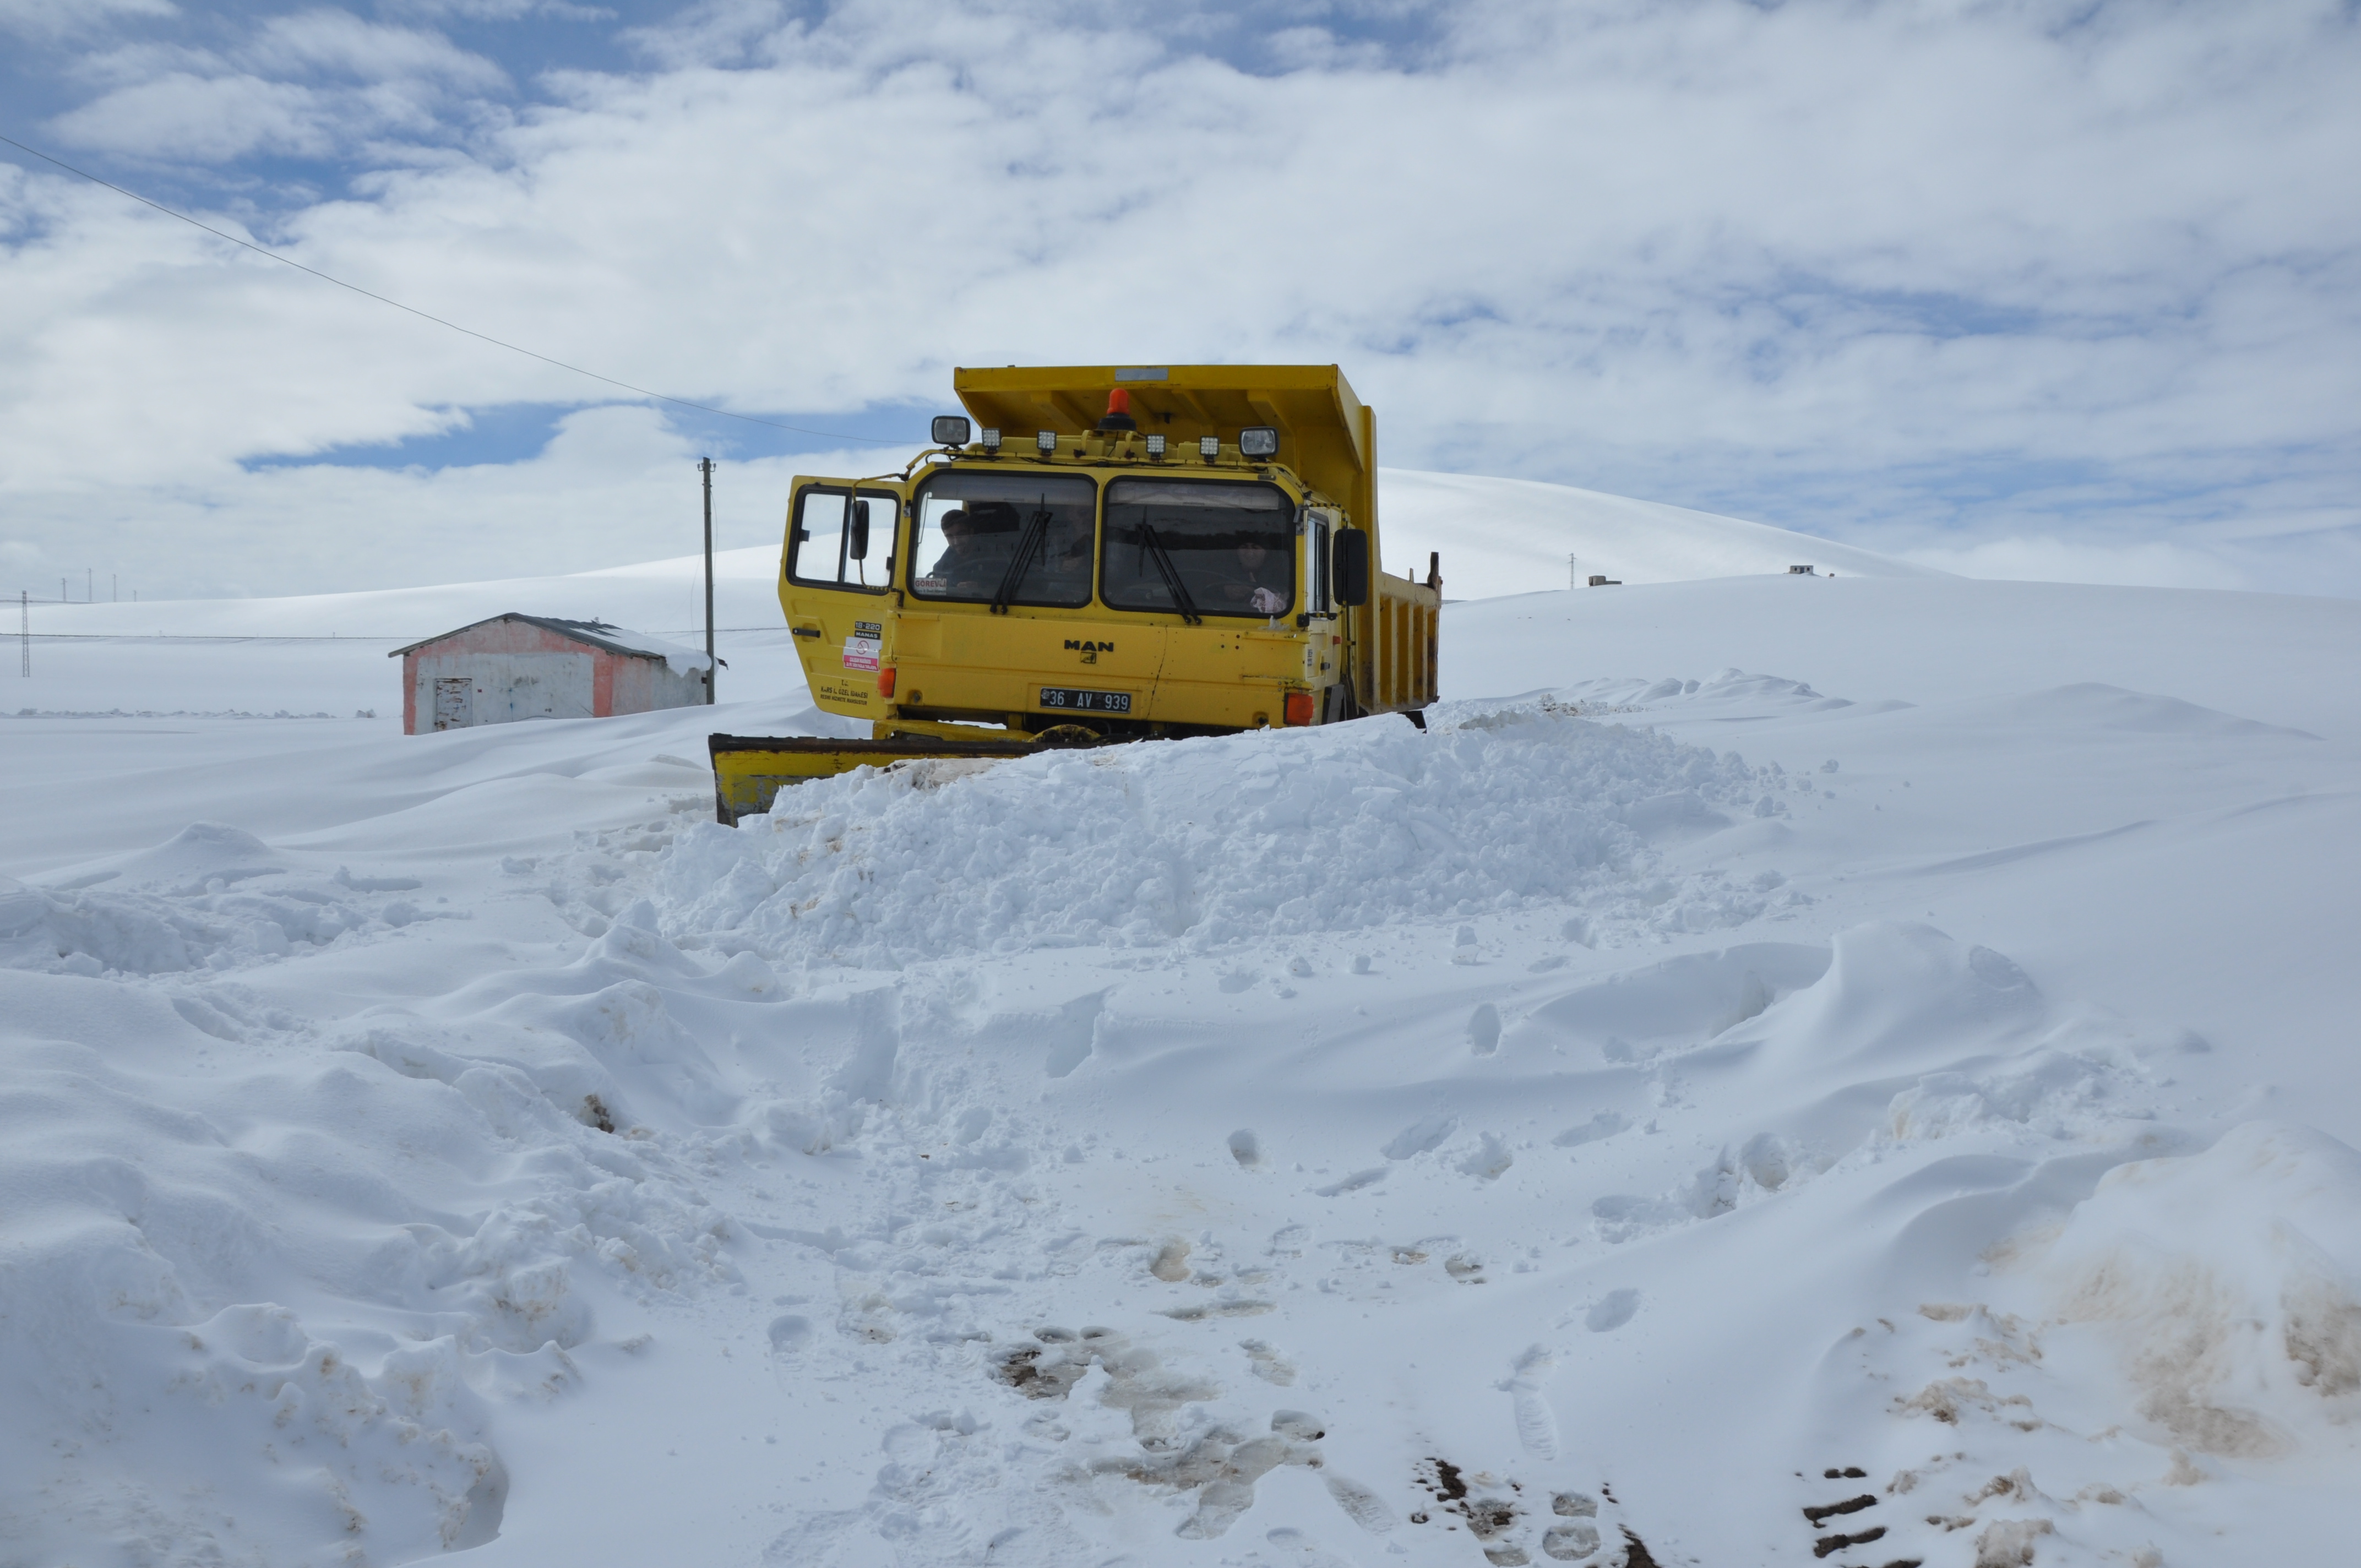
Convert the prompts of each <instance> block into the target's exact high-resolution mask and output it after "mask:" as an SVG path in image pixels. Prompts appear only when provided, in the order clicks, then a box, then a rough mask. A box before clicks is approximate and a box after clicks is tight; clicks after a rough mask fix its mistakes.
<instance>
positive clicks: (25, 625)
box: [16, 588, 33, 680]
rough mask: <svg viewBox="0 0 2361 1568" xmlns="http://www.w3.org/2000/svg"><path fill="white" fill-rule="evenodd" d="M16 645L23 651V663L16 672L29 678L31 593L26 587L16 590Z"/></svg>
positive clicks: (31, 649) (30, 674)
mask: <svg viewBox="0 0 2361 1568" xmlns="http://www.w3.org/2000/svg"><path fill="white" fill-rule="evenodd" d="M16 645H17V647H18V648H19V649H21V650H22V651H23V653H24V663H22V665H21V666H20V667H19V668H18V669H17V671H16V674H18V675H19V676H21V677H23V678H26V679H28V680H29V679H30V678H31V677H32V674H33V595H32V592H31V590H30V589H27V588H18V589H17V590H16Z"/></svg>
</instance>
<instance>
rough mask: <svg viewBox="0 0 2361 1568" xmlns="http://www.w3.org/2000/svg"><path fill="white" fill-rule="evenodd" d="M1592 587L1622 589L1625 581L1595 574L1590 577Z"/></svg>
mask: <svg viewBox="0 0 2361 1568" xmlns="http://www.w3.org/2000/svg"><path fill="white" fill-rule="evenodd" d="M1590 586H1591V587H1594V588H1620V587H1622V586H1623V579H1622V578H1620V577H1609V576H1600V575H1599V574H1598V573H1597V572H1593V573H1592V574H1591V575H1590Z"/></svg>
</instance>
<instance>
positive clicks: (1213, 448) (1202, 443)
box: [1197, 435, 1222, 463]
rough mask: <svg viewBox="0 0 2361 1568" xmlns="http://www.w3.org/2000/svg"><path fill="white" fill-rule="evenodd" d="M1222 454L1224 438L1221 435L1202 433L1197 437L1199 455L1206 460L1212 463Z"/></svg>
mask: <svg viewBox="0 0 2361 1568" xmlns="http://www.w3.org/2000/svg"><path fill="white" fill-rule="evenodd" d="M1197 455H1198V456H1200V457H1202V458H1203V459H1204V460H1205V461H1206V462H1208V463H1211V462H1212V461H1213V459H1214V458H1216V457H1219V456H1220V455H1222V438H1221V437H1220V436H1218V435H1201V436H1199V437H1198V438H1197Z"/></svg>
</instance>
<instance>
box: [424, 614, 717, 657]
mask: <svg viewBox="0 0 2361 1568" xmlns="http://www.w3.org/2000/svg"><path fill="white" fill-rule="evenodd" d="M502 620H522V621H523V622H524V623H525V624H527V625H528V626H538V627H540V628H541V629H542V630H544V631H555V632H556V633H557V634H558V635H559V636H560V637H568V638H571V639H573V640H574V641H577V642H586V643H588V644H589V645H590V646H591V647H593V648H603V649H605V650H606V651H607V652H609V653H628V654H630V655H631V657H633V658H635V659H662V660H663V661H664V663H668V664H670V665H671V666H672V667H673V668H674V669H675V671H687V670H702V669H704V668H705V667H706V663H705V655H704V654H703V653H701V652H698V651H697V650H696V649H694V648H684V647H682V646H681V645H680V644H679V643H677V642H667V641H664V639H663V638H661V637H651V636H649V635H648V634H647V633H646V632H644V631H628V630H624V629H623V628H622V627H620V626H609V625H608V624H607V623H606V622H605V621H603V620H557V619H555V617H552V616H546V615H525V614H522V613H521V612H518V611H513V610H512V611H511V612H510V613H508V614H507V615H494V616H488V617H486V618H485V619H484V620H474V621H469V622H468V623H467V625H465V626H461V627H455V628H454V629H452V630H449V631H441V632H437V633H435V634H434V636H432V637H428V638H425V639H423V640H422V641H416V642H412V644H410V646H408V647H407V648H396V649H395V650H394V651H393V652H390V653H389V654H387V655H386V657H387V658H389V659H399V658H400V657H401V656H402V655H403V654H404V653H415V652H418V650H420V649H421V648H425V647H429V646H431V645H433V644H434V643H437V642H446V641H450V640H451V639H452V638H454V637H457V636H459V635H461V634H462V633H465V632H469V631H473V630H476V628H477V627H478V626H490V625H492V624H493V623H494V622H496V621H502Z"/></svg>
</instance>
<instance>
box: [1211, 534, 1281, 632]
mask: <svg viewBox="0 0 2361 1568" xmlns="http://www.w3.org/2000/svg"><path fill="white" fill-rule="evenodd" d="M1287 568H1288V558H1287V556H1286V555H1285V554H1280V553H1275V552H1273V551H1271V550H1269V549H1268V548H1266V547H1265V546H1264V545H1263V543H1261V541H1259V540H1257V539H1254V538H1251V537H1249V538H1246V539H1244V540H1241V541H1240V542H1239V543H1238V548H1237V565H1236V567H1235V569H1234V570H1233V572H1232V573H1231V575H1230V580H1229V581H1227V582H1224V583H1223V584H1222V585H1221V588H1220V593H1221V596H1222V598H1223V599H1224V600H1225V601H1226V602H1227V603H1229V604H1231V605H1233V606H1235V607H1237V608H1238V609H1249V610H1252V611H1254V613H1256V614H1257V615H1277V614H1278V613H1279V611H1280V610H1283V609H1286V608H1287V605H1288V599H1289V597H1290V596H1289V589H1290V588H1291V587H1293V586H1294V585H1293V584H1291V583H1290V582H1289V581H1288V572H1287Z"/></svg>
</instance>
